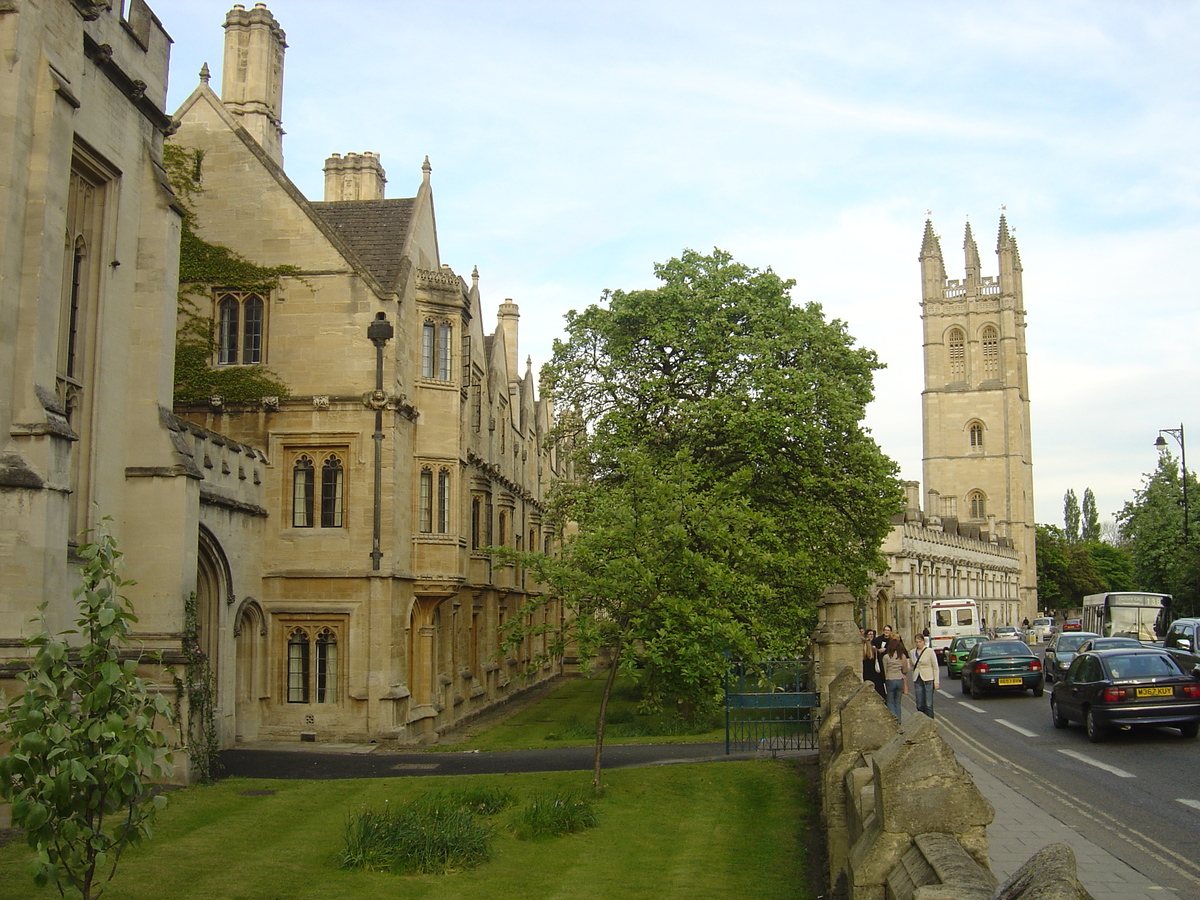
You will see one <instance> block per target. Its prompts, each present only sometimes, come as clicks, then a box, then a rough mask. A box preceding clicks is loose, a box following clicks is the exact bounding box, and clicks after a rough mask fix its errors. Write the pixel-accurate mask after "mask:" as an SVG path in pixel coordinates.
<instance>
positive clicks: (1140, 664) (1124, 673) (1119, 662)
mask: <svg viewBox="0 0 1200 900" xmlns="http://www.w3.org/2000/svg"><path fill="white" fill-rule="evenodd" d="M1104 665H1105V667H1106V668H1107V669H1108V671H1109V674H1111V675H1112V677H1113V680H1114V681H1119V680H1124V679H1136V678H1164V677H1167V676H1170V675H1179V674H1180V669H1179V666H1177V665H1176V664H1175V660H1173V659H1171V657H1169V656H1167V654H1165V653H1138V654H1136V655H1135V654H1133V653H1130V654H1129V655H1128V656H1110V657H1108V658H1106V659H1105V660H1104Z"/></svg>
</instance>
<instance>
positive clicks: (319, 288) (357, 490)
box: [0, 0, 567, 746]
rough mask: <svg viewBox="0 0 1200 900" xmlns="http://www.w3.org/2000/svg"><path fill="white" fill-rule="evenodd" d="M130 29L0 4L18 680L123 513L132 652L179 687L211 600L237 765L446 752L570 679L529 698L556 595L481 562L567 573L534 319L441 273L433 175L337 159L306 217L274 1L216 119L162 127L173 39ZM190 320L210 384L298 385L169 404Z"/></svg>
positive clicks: (200, 102) (0, 545)
mask: <svg viewBox="0 0 1200 900" xmlns="http://www.w3.org/2000/svg"><path fill="white" fill-rule="evenodd" d="M110 7H111V4H109V3H106V2H95V3H93V2H88V0H47V2H45V3H37V4H34V3H20V4H15V5H14V4H4V3H0V41H3V42H4V44H5V46H4V47H3V48H0V49H3V50H4V52H5V53H6V54H7V55H6V57H5V58H6V59H10V60H11V59H15V60H17V62H16V64H15V66H14V67H13V70H12V72H11V73H9V74H6V78H5V80H4V82H3V86H2V87H0V118H2V122H0V159H2V160H3V161H4V163H3V164H4V166H5V169H4V175H3V183H2V184H0V204H2V208H3V210H4V213H5V218H4V225H3V227H4V244H3V255H2V257H0V283H2V285H3V288H2V289H3V297H2V300H3V303H2V305H0V323H2V325H0V328H2V330H0V378H2V379H3V389H0V429H2V433H3V434H4V436H5V439H4V441H5V442H4V446H3V453H2V455H0V585H2V587H0V636H2V641H0V643H2V644H3V647H4V650H3V655H4V657H5V659H6V665H5V667H4V669H3V670H2V671H0V675H3V676H7V677H9V678H11V677H12V675H13V674H14V672H15V669H16V666H18V665H19V664H20V660H21V659H22V657H24V656H25V655H26V654H27V652H28V651H26V649H25V648H24V647H23V645H22V638H24V637H26V636H28V635H30V634H32V633H34V632H35V631H36V630H40V625H39V624H38V623H36V622H31V621H30V620H31V619H34V618H36V616H37V606H38V603H39V602H41V601H42V600H43V599H45V600H47V601H49V604H50V606H49V609H48V611H47V612H48V618H49V624H50V626H51V627H52V628H54V629H56V630H57V629H60V628H63V627H66V626H67V625H69V624H70V622H71V621H72V620H73V613H74V607H73V603H72V601H71V599H70V598H71V590H72V587H73V584H74V581H75V577H76V576H75V564H76V560H75V559H74V558H73V556H74V552H75V548H76V547H77V546H78V543H79V541H80V540H82V536H83V535H84V533H85V531H86V530H87V529H89V528H94V527H96V526H97V525H98V524H99V520H100V518H101V517H108V518H110V519H111V526H110V527H111V529H112V531H113V532H114V533H115V535H116V537H117V538H118V540H119V542H120V547H121V549H122V550H123V552H124V554H125V563H126V569H125V574H126V577H132V578H135V579H136V581H137V582H138V583H137V585H136V586H134V587H132V588H130V589H129V590H128V591H127V594H128V596H129V597H130V599H131V600H132V601H133V603H134V606H135V609H136V611H137V614H138V616H139V632H138V634H137V635H136V638H137V639H138V640H139V641H140V642H141V643H142V644H143V646H144V647H146V648H147V649H151V650H155V649H157V650H162V651H164V653H165V656H166V658H167V661H168V662H172V661H174V662H181V661H182V659H183V657H182V654H181V650H180V639H181V634H182V632H183V628H184V621H183V617H184V607H185V599H186V598H189V597H191V596H192V595H194V596H195V606H196V614H197V618H198V631H199V642H198V643H199V649H200V650H201V651H203V652H204V653H205V654H206V655H207V657H208V659H209V661H210V663H211V665H212V667H213V670H214V672H215V677H216V691H217V697H216V704H215V705H216V720H217V721H216V725H217V735H218V740H219V743H220V745H221V746H229V745H231V744H233V743H234V742H235V741H240V740H254V739H256V738H257V739H266V738H279V739H285V740H297V739H300V738H301V737H302V736H305V737H315V738H317V739H321V740H324V739H331V738H338V739H345V740H351V739H353V740H383V739H391V740H396V741H399V742H402V743H417V742H423V741H429V740H432V739H434V738H435V737H436V736H437V735H438V734H439V733H441V732H443V731H444V730H446V729H447V728H449V727H451V726H453V725H455V724H457V723H461V722H462V721H464V720H466V719H468V718H470V717H472V716H474V715H476V714H478V713H479V712H480V711H482V710H485V709H487V708H489V707H491V706H494V705H495V704H497V703H499V702H501V701H503V700H505V699H506V698H508V697H509V696H511V695H512V693H513V692H514V691H516V690H518V689H520V688H522V687H524V686H525V685H528V684H529V683H530V677H531V678H532V681H533V682H536V681H538V680H540V679H544V678H547V677H550V676H552V675H553V674H555V673H556V672H557V671H558V670H559V669H560V667H561V664H560V663H558V662H554V663H552V664H550V665H543V666H540V667H536V671H535V672H533V673H532V675H531V676H529V673H528V670H529V669H530V668H531V662H533V661H534V660H535V659H536V658H537V655H538V654H539V652H540V651H541V650H543V649H544V648H543V647H542V646H539V643H538V640H537V639H531V640H528V641H526V643H525V644H524V645H523V646H521V647H518V648H514V649H512V650H511V651H508V652H505V653H499V652H498V651H499V650H500V648H501V636H502V629H503V626H504V625H505V623H506V622H507V621H509V620H510V619H511V618H512V617H514V616H516V615H518V614H519V611H520V610H521V608H522V606H523V604H524V602H525V599H526V598H527V597H528V596H530V594H531V593H532V592H534V591H536V590H537V586H536V585H534V584H532V582H531V580H530V579H529V578H528V577H527V576H526V573H525V572H524V571H522V570H521V569H520V568H519V567H516V566H513V565H506V566H500V567H499V568H495V567H494V566H493V560H492V559H491V558H489V557H488V556H487V555H485V554H484V553H483V552H482V549H481V548H484V547H487V546H493V545H505V546H508V547H512V548H514V549H533V550H543V551H546V552H552V551H553V546H554V541H555V535H554V534H553V533H552V531H551V528H550V525H549V523H548V522H547V521H546V518H545V508H544V497H545V494H546V491H547V489H548V488H549V486H550V484H551V483H552V482H553V481H554V480H555V479H556V478H561V477H564V476H565V475H566V474H567V473H566V472H565V471H564V467H565V462H564V461H563V460H562V459H561V458H560V457H559V455H558V454H557V453H556V451H555V450H554V449H553V448H547V446H546V442H545V438H546V436H547V434H548V432H549V430H550V429H551V427H552V413H551V409H550V407H549V405H548V403H546V402H544V401H542V400H540V399H538V397H537V394H536V391H535V379H534V375H533V372H532V361H531V360H525V361H524V363H523V364H522V362H521V360H520V356H519V352H518V320H519V311H518V308H517V306H516V304H514V303H512V302H511V301H507V300H506V301H504V302H502V303H498V304H496V306H493V307H492V310H495V311H496V320H495V321H496V323H497V324H496V326H495V328H494V329H488V328H487V327H486V326H485V316H484V311H483V310H484V307H483V301H482V299H481V292H480V286H479V283H480V276H479V275H478V273H475V272H472V273H471V276H470V280H469V281H468V280H466V279H464V278H463V277H461V276H460V275H459V274H457V273H456V272H454V271H453V270H452V269H451V267H450V266H449V265H448V264H446V263H443V261H442V257H441V255H440V252H439V245H438V238H437V233H436V230H435V227H434V202H433V189H432V185H431V177H430V176H431V169H430V166H429V164H428V161H426V163H425V165H424V166H423V167H422V168H421V169H419V170H418V168H417V165H416V163H418V162H419V159H418V160H416V161H414V165H413V174H414V179H413V180H414V182H415V183H416V191H415V194H414V195H412V196H409V197H405V198H398V199H389V198H386V197H385V195H384V186H385V182H386V177H385V172H384V169H383V166H382V164H381V161H380V158H379V157H378V156H377V155H376V154H373V153H363V154H358V153H348V154H345V155H339V154H333V155H332V156H331V157H330V158H329V160H328V161H327V163H326V166H325V185H326V189H325V197H324V199H323V200H321V201H320V202H312V201H309V200H308V199H306V198H305V197H304V196H303V195H302V194H301V193H300V191H299V190H298V189H297V188H296V186H295V185H294V184H293V183H292V181H291V180H290V179H289V178H288V175H287V174H286V173H285V171H284V168H283V146H282V135H283V129H282V124H281V122H282V117H281V112H282V110H281V99H282V91H283V62H284V51H285V48H286V43H285V35H284V32H283V30H282V29H281V27H280V25H279V23H278V22H276V20H275V19H274V17H273V16H272V15H271V13H270V12H269V11H268V9H267V8H266V7H265V5H263V4H257V5H255V6H254V7H253V8H251V9H246V8H245V7H243V6H241V5H235V6H234V8H233V9H232V10H231V11H230V12H229V14H228V16H227V18H226V21H225V57H224V68H223V71H224V73H225V75H224V80H223V83H222V85H221V92H220V94H219V95H218V94H217V92H216V91H214V89H213V88H212V87H211V86H210V85H209V83H208V75H207V71H205V72H203V73H201V76H200V80H199V83H198V85H197V86H196V89H195V90H194V91H193V92H192V94H191V96H190V97H188V99H187V100H186V102H185V103H184V104H183V105H182V107H181V108H180V109H179V110H178V111H177V112H176V114H175V117H174V119H172V117H170V116H168V115H166V114H165V113H164V112H163V110H162V106H163V103H164V100H165V94H166V73H167V59H168V51H169V43H170V39H169V37H168V36H167V34H166V33H165V31H164V29H163V26H162V25H161V24H160V23H159V21H158V20H157V19H156V18H155V16H154V14H153V13H152V12H151V11H150V9H149V8H148V7H147V6H146V5H145V3H144V2H142V0H126V3H125V4H124V5H123V8H120V9H113V8H110ZM165 144H166V145H167V148H166V151H164V145H165ZM172 160H174V163H175V165H174V166H172V165H171V164H170V163H171V161H172ZM165 163H166V164H165ZM168 170H170V172H168ZM181 170H182V171H183V172H184V174H185V176H186V181H187V184H186V185H185V187H184V189H183V190H179V191H177V192H173V191H172V188H171V184H170V183H169V174H170V175H174V176H176V177H177V176H178V173H179V171H181ZM178 186H179V183H178V181H176V187H178ZM181 232H182V233H183V239H184V240H183V250H182V263H181V262H180V238H181ZM215 245H219V246H220V247H225V248H229V249H230V250H232V251H233V253H234V254H236V257H234V256H231V255H229V254H225V256H224V257H222V256H221V254H220V253H219V252H217V253H214V251H213V247H214V246H215ZM217 249H218V250H219V247H218V248H217ZM236 258H240V259H241V260H244V261H246V263H247V264H246V265H238V264H235V263H233V262H231V260H234V259H236ZM222 259H223V260H224V263H222ZM181 274H182V279H183V284H182V285H181V284H180V280H181ZM201 279H205V280H201ZM177 301H178V302H177ZM177 307H178V310H179V313H178V315H179V318H178V320H177ZM197 319H198V320H199V321H200V322H201V331H202V332H203V333H204V334H205V335H207V334H210V333H211V335H212V336H213V338H214V340H213V341H212V346H211V353H210V355H209V356H208V358H207V359H204V360H203V365H202V368H204V369H210V370H212V371H214V372H218V373H220V372H222V371H228V372H234V371H235V370H245V371H246V372H258V371H260V369H259V368H257V367H262V366H265V367H266V368H267V369H268V370H269V372H270V373H273V375H274V377H275V382H276V383H277V384H278V385H279V388H278V389H276V390H272V392H271V393H270V394H264V393H262V392H261V391H260V392H259V394H258V395H253V396H238V397H234V398H231V397H227V396H223V395H221V394H220V393H217V392H213V393H211V394H205V395H204V396H203V397H202V398H197V397H195V396H192V397H190V399H189V400H188V403H187V405H177V406H174V407H173V401H172V398H173V393H174V391H173V387H174V382H175V378H176V375H175V374H173V367H172V362H173V359H174V358H175V343H176V330H177V324H178V326H179V327H180V330H181V333H186V331H187V328H188V322H189V321H191V322H192V323H193V324H194V322H195V321H196V320H197ZM181 346H182V344H181ZM185 374H186V373H185ZM235 374H236V373H235ZM218 383H220V382H218ZM225 383H228V384H234V385H243V386H244V385H245V384H247V383H250V384H251V385H252V384H253V383H254V382H253V381H252V380H251V381H249V382H247V381H244V380H243V381H239V380H238V378H237V377H234V378H232V379H231V380H227V381H226V382H225ZM184 386H185V387H186V385H184ZM193 393H194V392H193ZM559 614H560V613H559V611H556V610H551V611H549V612H543V613H542V614H541V615H542V616H544V617H546V618H544V619H542V620H541V621H539V622H538V623H536V624H545V623H546V621H547V619H548V620H549V622H550V624H553V622H554V620H555V619H556V618H557V616H558V615H559ZM168 689H171V690H173V688H168Z"/></svg>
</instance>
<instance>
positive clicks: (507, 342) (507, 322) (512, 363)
mask: <svg viewBox="0 0 1200 900" xmlns="http://www.w3.org/2000/svg"><path fill="white" fill-rule="evenodd" d="M520 318H521V313H520V311H519V307H518V306H517V304H515V303H513V302H512V300H511V299H506V300H505V301H504V302H503V303H501V304H500V311H499V312H498V313H496V327H497V329H498V330H499V331H500V332H501V333H502V334H503V335H504V349H505V351H506V357H505V360H506V362H507V363H508V377H509V378H510V379H511V380H513V381H515V380H516V379H517V378H519V377H520V372H519V371H518V370H517V320H518V319H520Z"/></svg>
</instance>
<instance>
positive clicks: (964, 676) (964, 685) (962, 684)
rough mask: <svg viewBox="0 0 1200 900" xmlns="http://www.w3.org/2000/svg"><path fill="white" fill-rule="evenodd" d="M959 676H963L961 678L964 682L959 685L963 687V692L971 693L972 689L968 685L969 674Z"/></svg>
mask: <svg viewBox="0 0 1200 900" xmlns="http://www.w3.org/2000/svg"><path fill="white" fill-rule="evenodd" d="M959 678H961V679H962V682H961V683H960V684H959V687H960V688H961V689H962V692H963V693H964V694H969V693H971V689H970V688H969V687H967V676H966V675H960V676H959Z"/></svg>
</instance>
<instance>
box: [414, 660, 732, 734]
mask: <svg viewBox="0 0 1200 900" xmlns="http://www.w3.org/2000/svg"><path fill="white" fill-rule="evenodd" d="M606 674H607V673H604V672H601V673H598V674H597V675H596V676H595V677H591V678H586V677H581V678H572V679H571V680H569V681H567V682H565V683H564V684H562V685H560V686H559V687H558V688H557V689H556V690H555V691H554V692H553V693H551V694H549V695H548V696H547V697H545V698H544V699H542V700H541V701H540V702H539V703H537V704H536V705H535V706H531V707H529V708H528V709H524V710H521V711H520V712H517V713H514V714H513V715H512V716H510V717H508V718H506V719H504V720H503V721H499V722H496V723H493V724H491V725H490V726H489V727H488V729H487V730H486V731H484V732H483V733H481V734H477V735H474V736H473V737H471V738H470V739H468V740H465V741H462V742H461V743H455V744H453V745H451V746H437V747H431V748H429V749H431V750H530V749H537V748H544V747H578V746H582V745H588V744H592V743H593V742H594V741H595V727H596V714H597V711H598V710H599V709H600V695H601V693H602V692H603V690H604V677H605V675H606ZM637 702H638V697H637V692H636V690H635V688H634V685H633V682H632V681H631V680H629V679H618V681H617V684H616V686H615V688H614V689H613V696H612V698H611V699H610V700H609V704H608V725H607V726H606V727H605V731H604V743H605V744H606V745H608V744H667V743H671V744H680V743H710V742H713V741H724V740H725V725H724V720H723V719H721V718H720V717H718V721H712V722H708V723H705V724H707V726H708V727H707V728H704V727H702V726H701V727H697V728H694V729H693V728H684V727H682V723H681V722H679V720H678V719H677V718H676V717H675V716H673V715H671V714H669V713H661V714H658V715H652V716H644V715H639V714H638V712H637Z"/></svg>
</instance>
